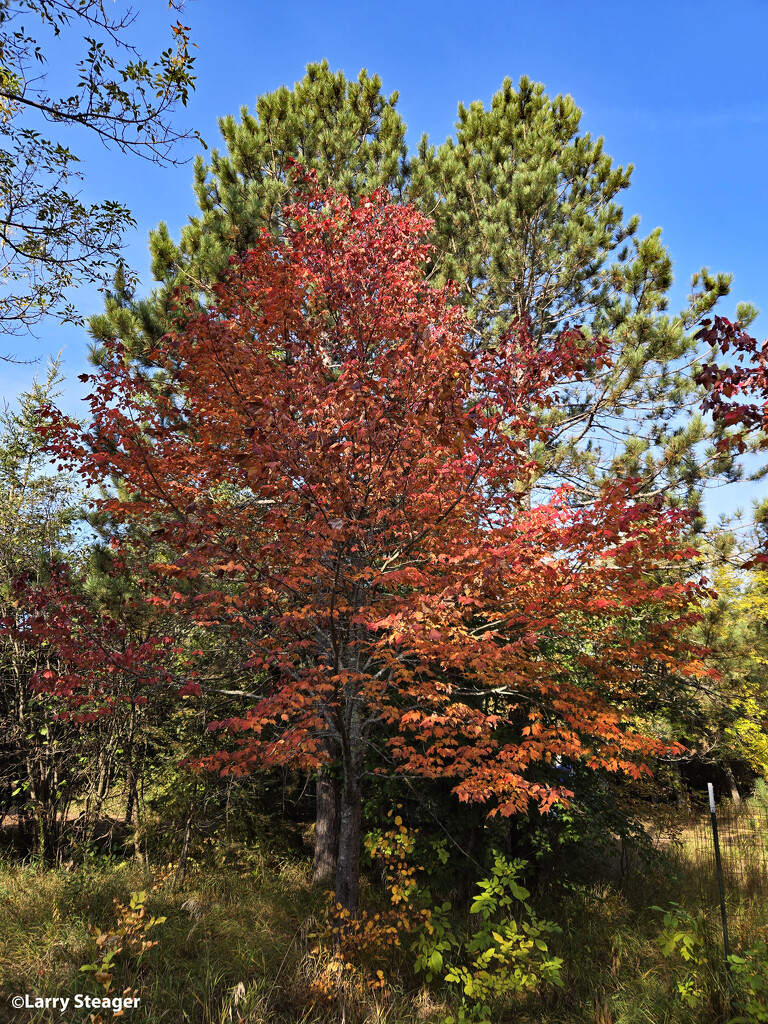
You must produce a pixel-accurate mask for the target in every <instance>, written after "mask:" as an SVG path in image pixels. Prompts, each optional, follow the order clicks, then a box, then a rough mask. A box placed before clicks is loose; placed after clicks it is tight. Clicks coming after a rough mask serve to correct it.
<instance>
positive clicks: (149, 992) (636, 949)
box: [0, 808, 768, 1024]
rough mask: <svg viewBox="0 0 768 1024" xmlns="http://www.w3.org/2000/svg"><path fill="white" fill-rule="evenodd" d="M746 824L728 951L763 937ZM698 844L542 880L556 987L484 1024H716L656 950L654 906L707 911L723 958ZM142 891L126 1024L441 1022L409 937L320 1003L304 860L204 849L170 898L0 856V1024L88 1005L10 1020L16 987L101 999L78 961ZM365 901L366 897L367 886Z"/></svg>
mask: <svg viewBox="0 0 768 1024" xmlns="http://www.w3.org/2000/svg"><path fill="white" fill-rule="evenodd" d="M749 810H750V809H749V808H748V811H749ZM752 811H753V812H754V811H755V808H753V809H752ZM753 817H754V813H753ZM747 820H748V819H747V818H745V817H744V816H743V817H742V819H741V821H742V825H740V826H739V827H741V828H742V830H743V831H744V832H745V834H746V831H748V830H749V829H750V828H751V832H750V836H751V838H749V841H748V842H746V841H743V842H742V841H741V840H739V842H733V843H730V844H728V843H724V849H725V850H726V854H725V855H724V856H725V857H726V858H729V860H728V862H727V863H726V869H727V871H726V873H727V877H728V878H729V884H730V887H731V888H730V894H729V915H730V918H731V921H732V932H733V944H734V946H735V948H737V949H738V948H739V946H740V944H744V943H747V944H748V943H749V942H752V941H753V940H754V939H755V937H756V936H757V937H759V936H761V935H763V936H764V935H766V934H768V901H767V900H766V898H765V896H766V885H765V877H764V875H761V874H760V871H759V870H758V867H759V864H758V860H759V858H760V857H762V856H763V848H764V845H765V841H766V835H768V833H766V831H765V829H764V828H763V829H762V831H760V832H759V835H760V843H762V844H763V845H760V843H758V841H757V839H755V835H757V832H756V829H755V827H754V826H753V827H750V826H748V824H746V822H747ZM760 822H761V823H762V826H764V825H765V821H764V819H763V818H760ZM762 826H761V827H762ZM726 831H727V830H725V829H724V834H725V833H726ZM743 838H744V837H743V836H742V839H743ZM705 839H706V836H705V834H704V833H701V832H700V831H699V830H697V829H695V828H690V829H688V830H687V831H686V830H685V829H683V830H682V832H681V833H680V835H679V837H678V841H677V842H676V843H675V844H673V845H672V846H671V847H670V849H669V851H668V852H667V853H665V854H663V855H661V856H659V857H658V858H657V860H656V861H654V862H653V863H652V864H651V865H649V866H647V867H640V866H636V867H635V868H634V870H633V871H632V872H631V873H630V874H629V875H628V876H625V877H624V878H623V879H621V880H618V879H615V878H614V879H613V880H611V879H605V878H602V879H601V878H599V877H595V878H593V879H591V880H586V881H581V882H579V883H571V884H568V885H565V886H564V885H562V884H553V883H550V884H548V885H545V886H542V887H541V888H540V889H539V890H538V891H537V892H536V893H535V897H534V900H535V905H536V909H537V912H538V913H539V915H540V916H542V917H546V918H549V919H551V920H554V921H557V922H558V923H559V924H560V925H561V927H562V933H561V934H560V935H559V936H556V937H555V938H554V939H553V940H552V942H551V949H552V952H553V953H555V954H556V955H558V956H561V957H562V958H563V960H564V967H563V974H564V980H565V985H564V987H563V988H562V989H553V990H551V991H549V992H539V993H536V994H535V995H533V996H530V997H528V998H527V999H526V1000H522V1001H518V1002H516V1003H510V1004H508V1005H500V1006H498V1007H497V1008H495V1010H494V1018H493V1022H494V1024H496V1022H497V1021H498V1024H505V1022H513V1021H514V1022H516V1024H534V1022H535V1024H694V1022H702V1024H715V1022H716V1021H722V1020H726V1019H727V1016H728V1014H727V1013H726V1011H725V1007H724V1000H723V996H722V988H723V986H722V978H720V977H718V972H717V968H716V967H715V968H714V973H713V974H712V977H713V978H715V979H716V981H717V984H715V983H714V982H713V983H711V984H710V986H709V988H710V990H711V991H710V992H709V994H708V996H707V998H706V999H705V1000H704V1002H703V1003H702V1005H701V1006H700V1007H698V1008H689V1007H686V1006H685V1005H684V1004H683V1003H682V1001H681V1000H680V998H679V995H678V993H677V991H676V979H677V978H678V976H679V972H680V971H681V970H682V969H684V968H685V964H682V963H678V962H676V961H674V959H668V958H665V957H664V956H663V954H662V950H661V947H660V945H659V941H658V938H659V935H660V931H661V915H660V914H659V913H657V912H655V911H652V910H651V909H650V908H651V906H652V905H654V904H657V905H666V904H669V903H670V902H671V901H676V902H678V903H680V904H682V905H684V906H686V907H687V908H688V909H689V910H690V911H691V912H692V913H695V912H696V911H697V910H698V909H699V908H700V907H704V908H705V909H706V913H707V919H708V921H709V922H710V925H711V927H710V928H709V930H708V933H707V934H708V940H707V941H708V942H709V943H710V949H709V955H710V956H711V958H712V961H713V962H714V963H715V964H716V963H717V961H718V960H719V959H721V957H722V954H721V952H720V950H719V947H718V936H717V930H716V928H715V927H714V924H716V922H717V904H716V902H715V903H713V900H712V887H711V884H710V881H709V878H710V875H711V871H710V868H711V864H710V860H709V850H708V847H707V844H706V842H705ZM745 850H746V851H747V854H745V853H744V852H743V851H745ZM739 851H741V852H739ZM749 851H753V853H754V856H753V853H749ZM739 857H741V859H742V861H743V860H744V859H745V857H748V858H751V860H750V862H749V865H748V871H747V875H746V876H744V875H743V873H742V875H739V873H738V871H736V868H735V867H734V865H735V864H736V862H737V861H738V860H739ZM750 865H751V866H750ZM760 878H762V883H761V882H760ZM745 879H746V880H745ZM141 891H147V893H148V895H147V910H148V913H149V914H152V915H155V916H164V917H165V918H166V921H165V922H164V923H163V924H160V925H157V926H156V927H155V928H154V929H152V930H151V934H150V933H148V935H149V937H151V938H153V939H155V940H156V941H157V943H158V944H157V946H155V947H154V948H151V949H148V950H147V951H146V952H145V953H144V954H143V956H141V957H139V956H138V955H136V954H135V952H134V953H131V952H130V951H128V952H125V953H123V954H120V955H118V956H117V957H116V960H115V969H114V979H113V989H112V992H113V993H117V994H119V993H120V992H122V991H123V989H124V988H135V989H137V990H138V992H139V994H140V997H141V1005H140V1007H139V1008H138V1009H136V1010H128V1011H126V1014H125V1018H124V1019H126V1020H128V1021H130V1022H131V1024H140V1022H145V1021H146V1022H153V1024H160V1022H165V1021H167V1022H168V1024H187V1022H189V1024H321V1022H322V1024H330V1022H340V1021H342V1020H343V1021H344V1024H439V1022H444V1021H445V1020H446V1017H447V1015H448V1013H449V1001H448V1000H449V996H450V993H449V992H448V990H447V989H446V988H445V987H443V988H441V987H440V985H439V984H435V983H433V985H432V986H430V987H429V988H428V987H426V986H424V985H423V984H422V983H421V981H420V979H419V978H417V977H414V976H413V974H412V972H410V971H408V970H407V969H403V966H402V965H403V964H405V965H406V967H407V964H408V949H407V942H405V943H404V944H403V951H401V953H400V954H399V957H400V959H399V961H398V964H395V962H394V960H393V962H392V972H391V979H390V980H391V981H392V983H391V985H390V987H389V989H386V988H383V989H379V990H377V991H372V990H368V989H364V991H363V994H362V995H358V997H356V998H355V997H353V996H352V995H351V994H350V987H351V981H350V984H347V985H345V986H343V987H341V988H340V989H338V990H334V991H333V992H331V996H330V998H329V999H328V1000H327V1001H326V1002H323V1001H322V1000H321V999H319V998H318V997H317V982H318V980H322V978H323V977H326V978H327V977H328V973H327V968H328V964H329V958H330V957H331V956H332V954H331V952H329V951H327V950H326V952H325V953H322V954H318V952H317V951H316V942H315V940H314V939H313V934H314V933H315V931H316V930H317V928H318V924H317V922H318V921H319V920H321V919H322V916H323V906H324V896H323V894H322V893H319V892H317V891H316V890H313V888H312V887H311V885H310V882H309V874H308V865H307V864H306V863H304V862H302V861H300V860H291V859H287V858H286V859H283V860H282V861H277V862H275V860H274V858H272V859H270V860H266V859H264V858H261V857H260V856H259V855H258V854H253V853H249V852H248V851H246V850H245V849H240V850H239V852H238V853H237V855H236V856H234V857H233V856H227V857H225V856H224V855H223V854H222V851H221V850H220V849H219V848H218V847H217V846H216V844H214V843H210V845H209V846H208V847H207V852H206V853H205V856H203V854H201V855H200V860H199V862H196V863H193V864H192V866H191V868H190V871H189V874H188V877H187V881H186V885H185V889H184V891H183V892H173V888H172V874H169V875H168V877H167V878H164V877H163V874H162V872H158V871H157V870H156V871H155V872H154V873H153V874H147V873H145V872H144V871H142V870H141V869H139V868H138V867H137V866H135V865H133V864H131V863H129V862H127V861H122V862H121V861H113V860H109V859H106V858H103V859H93V860H90V861H86V863H85V864H84V865H83V866H82V867H80V868H78V869H77V870H76V871H67V870H65V869H56V870H52V869H40V868H37V867H35V866H34V865H29V864H27V865H19V864H14V863H11V862H9V861H6V862H4V863H0V906H2V908H3V912H2V914H0V1022H3V1024H5V1022H6V1021H8V1022H9V1024H10V1022H11V1021H13V1022H14V1024H18V1022H19V1021H22V1020H23V1021H24V1022H25V1024H43V1022H45V1024H48V1022H57V1024H58V1022H60V1021H61V1022H63V1021H67V1022H71V1024H81V1022H82V1024H85V1022H88V1021H89V1020H90V1017H89V1011H88V1010H87V1009H82V1010H73V1008H72V1007H71V1006H70V1007H69V1008H68V1010H67V1012H66V1014H61V1013H60V1012H59V1011H55V1010H52V1009H47V1010H45V1009H43V1010H39V1011H32V1010H26V1011H15V1010H13V1009H12V1008H11V1007H10V1003H9V1000H10V998H11V996H12V995H16V994H19V993H21V994H24V993H29V994H30V995H31V996H34V995H39V996H52V995H57V996H67V995H68V996H73V995H74V993H76V992H83V993H91V994H92V995H102V994H103V987H102V986H101V985H100V984H99V982H98V980H97V978H96V977H95V975H94V973H93V972H90V973H84V972H82V971H81V970H80V968H81V967H83V966H84V965H88V964H95V963H96V962H97V961H98V959H99V955H100V954H99V947H98V945H97V936H98V934H99V932H101V933H103V934H106V933H108V932H109V931H110V930H114V929H115V926H116V917H115V901H117V902H118V904H120V905H125V904H126V903H127V902H128V900H129V898H130V894H131V893H136V892H141ZM368 895H369V898H375V892H374V890H373V887H372V886H369V888H368ZM713 922H714V924H713ZM457 927H458V925H457ZM109 1019H112V1018H111V1015H110V1014H106V1015H105V1016H104V1020H105V1021H106V1020H109Z"/></svg>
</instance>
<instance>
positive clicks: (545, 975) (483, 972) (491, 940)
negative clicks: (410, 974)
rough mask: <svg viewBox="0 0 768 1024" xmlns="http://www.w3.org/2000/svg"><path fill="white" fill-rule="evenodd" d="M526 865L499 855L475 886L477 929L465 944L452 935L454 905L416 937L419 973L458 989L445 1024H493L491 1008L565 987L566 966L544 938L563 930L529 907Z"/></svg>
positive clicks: (439, 910)
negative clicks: (472, 1023)
mask: <svg viewBox="0 0 768 1024" xmlns="http://www.w3.org/2000/svg"><path fill="white" fill-rule="evenodd" d="M525 866H526V862H525V861H523V860H514V861H509V860H507V859H506V858H505V857H502V856H501V855H500V854H496V855H495V858H494V864H493V867H492V869H491V872H490V874H489V875H488V876H486V877H485V878H483V879H481V880H480V881H479V882H478V883H477V887H478V889H479V890H480V892H479V894H478V895H477V896H476V897H475V899H474V901H473V903H472V906H471V908H470V914H471V915H476V917H479V919H480V923H479V926H478V927H476V928H475V929H474V931H472V932H471V934H470V935H469V936H468V938H467V939H466V941H465V942H463V943H462V942H459V940H458V939H457V938H456V936H455V935H454V933H453V932H452V931H451V928H450V924H449V918H448V913H449V911H450V903H443V904H442V905H441V906H440V907H436V908H432V909H431V911H430V913H429V917H428V920H427V922H426V923H425V925H424V926H423V927H422V929H421V931H420V933H419V935H418V936H417V939H416V941H415V943H414V949H415V951H416V953H417V957H416V962H415V965H414V966H415V969H416V970H417V971H420V972H423V973H424V975H425V977H426V980H427V981H431V980H433V979H434V978H436V977H439V976H441V975H442V977H443V979H444V980H445V981H446V982H448V983H449V984H450V985H456V986H458V987H459V990H460V995H459V999H460V1002H459V1005H458V1006H457V1008H456V1013H455V1015H451V1016H448V1017H446V1018H445V1020H446V1024H463V1022H465V1021H467V1022H468V1021H475V1022H477V1024H490V1020H491V1012H492V1009H491V1007H492V1004H493V1003H495V1002H497V1001H499V1000H502V999H505V998H508V997H510V996H514V995H519V994H521V993H525V992H532V991H535V990H536V989H539V988H541V987H542V986H544V985H557V986H562V984H563V981H562V976H561V968H562V964H563V961H562V960H561V959H560V958H559V957H556V956H552V955H551V954H550V952H549V947H548V945H547V941H546V939H545V938H544V936H547V935H551V934H553V933H555V932H559V931H560V928H559V926H558V925H556V924H554V923H553V922H551V921H541V920H539V918H538V917H537V916H536V914H535V913H534V911H533V909H532V908H531V906H530V904H529V903H528V902H527V901H528V898H529V896H530V892H529V891H528V889H526V888H525V887H524V886H523V885H522V884H521V882H520V876H521V875H522V873H523V871H524V869H525ZM515 913H516V914H517V916H515ZM454 950H455V951H456V955H455V957H454V956H451V957H450V960H451V962H449V963H448V964H446V963H445V958H446V955H447V954H450V953H451V952H452V951H454Z"/></svg>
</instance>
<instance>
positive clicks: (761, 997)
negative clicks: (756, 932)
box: [728, 939, 768, 1024]
mask: <svg viewBox="0 0 768 1024" xmlns="http://www.w3.org/2000/svg"><path fill="white" fill-rule="evenodd" d="M728 963H729V964H730V968H731V975H732V976H733V977H734V980H735V981H736V983H737V985H738V988H739V997H740V998H739V1004H740V1005H739V1011H740V1012H739V1014H738V1016H736V1017H734V1018H732V1020H731V1021H729V1024H765V1022H768V949H766V943H765V940H764V939H758V940H757V942H755V943H754V945H752V946H750V947H749V948H747V949H743V950H742V951H741V954H739V955H737V954H735V953H732V954H731V956H729V957H728Z"/></svg>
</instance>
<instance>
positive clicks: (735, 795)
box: [723, 761, 741, 811]
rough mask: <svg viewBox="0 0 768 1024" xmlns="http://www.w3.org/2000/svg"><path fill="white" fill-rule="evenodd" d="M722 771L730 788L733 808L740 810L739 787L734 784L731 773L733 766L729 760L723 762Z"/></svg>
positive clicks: (733, 777) (734, 777) (734, 780)
mask: <svg viewBox="0 0 768 1024" xmlns="http://www.w3.org/2000/svg"><path fill="white" fill-rule="evenodd" d="M723 771H724V772H725V777H726V779H727V780H728V786H729V788H730V790H731V800H733V809H734V810H735V811H740V810H741V793H740V792H739V787H738V786H737V785H736V776H735V775H734V774H733V768H732V767H731V764H730V762H729V761H726V762H725V763H724V764H723Z"/></svg>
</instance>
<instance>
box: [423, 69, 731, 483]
mask: <svg viewBox="0 0 768 1024" xmlns="http://www.w3.org/2000/svg"><path fill="white" fill-rule="evenodd" d="M580 120H581V111H580V110H579V109H578V107H577V106H576V105H575V103H574V102H573V100H572V99H571V97H570V96H556V97H555V98H554V99H550V98H549V97H548V96H547V95H546V93H545V92H544V88H543V86H542V85H539V84H535V83H533V82H531V81H530V80H529V79H528V78H526V77H523V78H522V79H521V80H520V84H519V86H518V88H517V89H515V88H514V87H513V85H512V82H511V81H510V80H509V79H506V80H505V82H504V84H503V86H502V88H501V89H500V90H499V92H497V93H496V95H495V96H494V97H493V100H492V102H491V106H490V109H488V110H486V109H485V108H484V107H483V105H482V103H480V102H475V103H472V104H471V105H470V106H469V107H468V108H467V107H464V106H463V105H460V106H459V116H458V121H457V124H456V137H455V139H448V140H447V141H446V142H445V143H444V144H443V145H442V146H440V147H438V148H435V147H432V146H430V145H429V143H428V140H427V139H426V137H424V138H422V140H421V144H420V146H419V153H418V158H417V159H416V160H414V161H413V163H412V168H411V170H412V177H411V181H410V186H409V198H410V199H411V200H412V201H416V202H417V203H418V205H419V206H420V207H421V208H422V209H423V210H424V211H425V212H427V213H429V215H430V216H432V217H434V219H435V229H434V242H435V244H436V250H437V251H436V255H435V263H434V270H433V272H434V276H435V278H436V279H437V280H438V281H445V280H449V279H451V280H454V281H456V282H457V283H458V285H459V288H460V301H461V302H462V303H463V304H464V306H465V307H466V308H467V310H468V312H469V313H470V315H471V317H472V319H473V321H474V323H475V325H476V329H477V333H478V336H479V337H480V338H483V339H484V340H485V342H486V343H487V341H488V339H489V338H494V337H495V338H498V337H499V336H501V335H502V334H503V333H504V332H505V331H507V330H508V329H509V328H510V326H511V325H512V324H514V323H515V322H528V323H529V324H530V328H531V330H532V332H533V334H534V336H535V338H536V339H537V342H538V343H539V345H540V346H545V345H546V344H547V342H548V339H550V338H551V337H552V336H553V335H554V333H555V332H557V331H559V330H562V329H563V327H565V326H567V325H568V324H569V323H578V324H581V325H584V326H585V327H586V328H587V329H588V331H589V332H590V333H593V334H603V335H609V336H610V337H611V338H612V339H613V350H612V351H613V363H614V365H613V367H612V368H611V369H610V370H609V371H605V370H602V371H597V370H595V371H593V372H591V373H589V372H588V373H587V374H585V379H584V380H583V381H582V382H581V383H580V384H578V385H577V386H575V387H572V388H570V389H569V390H568V391H567V392H564V393H562V394H561V395H560V396H559V401H558V403H557V406H556V408H555V409H554V410H553V411H552V412H551V413H550V414H549V415H548V417H547V425H548V426H549V427H550V428H552V434H551V436H550V438H549V440H548V442H547V444H546V446H544V447H540V448H539V449H537V450H536V451H535V452H534V454H535V455H536V458H537V461H538V462H539V464H540V466H541V473H542V479H541V480H540V483H541V484H542V485H544V486H546V485H547V484H548V483H557V482H561V481H562V480H563V479H565V480H569V481H570V482H572V483H574V484H575V485H576V486H577V487H578V488H579V489H580V490H581V491H582V492H583V493H594V490H595V487H596V485H598V484H599V481H600V480H601V479H605V478H606V477H609V478H610V477H617V476H618V477H623V476H628V475H633V476H638V477H640V478H641V479H642V481H643V489H644V490H645V491H646V492H648V493H652V492H656V491H661V492H666V493H667V494H674V493H675V492H677V496H678V497H684V498H686V499H687V500H688V501H690V502H695V501H696V499H697V497H698V491H699V488H700V486H701V482H702V481H703V480H704V479H705V478H706V477H707V475H709V474H711V473H712V472H722V471H724V470H726V469H728V468H729V463H728V460H727V459H722V458H718V457H717V455H716V453H714V452H710V453H708V454H704V453H703V452H702V451H701V448H702V446H703V445H704V442H705V439H706V436H707V430H706V428H705V425H704V423H703V421H702V419H701V417H700V416H699V415H697V414H696V412H695V411H694V410H696V407H697V406H698V403H699V401H700V391H699V389H698V387H697V385H696V383H695V381H694V373H693V372H692V368H691V363H692V361H693V360H694V358H695V353H696V348H697V342H696V340H695V338H694V337H693V336H692V334H691V333H690V328H691V327H693V326H694V325H695V324H696V323H697V322H698V321H699V320H700V318H701V317H702V316H703V315H704V313H705V312H706V311H707V310H709V309H710V308H711V307H712V306H713V305H714V303H715V302H716V301H717V299H718V298H720V297H721V296H723V295H725V294H727V292H728V289H729V285H730V277H729V276H728V275H723V274H718V275H712V274H710V273H709V271H707V270H706V269H703V270H702V271H701V272H700V273H699V274H697V275H696V277H695V279H694V282H693V293H692V295H691V296H690V297H689V302H688V305H687V306H686V308H685V309H684V310H682V311H681V312H680V313H679V314H678V315H677V316H675V317H670V316H669V315H668V314H667V312H666V310H667V306H668V292H669V289H670V287H671V285H672V282H673V275H672V260H671V258H670V255H669V253H668V251H667V250H666V248H665V247H664V245H663V244H662V240H661V231H660V229H656V230H654V231H652V232H651V233H650V234H649V235H648V236H646V237H645V238H641V237H639V235H638V228H639V218H638V217H631V218H629V219H625V217H624V213H623V210H622V207H621V206H620V205H619V202H618V199H619V198H620V194H621V192H623V191H624V190H626V189H627V188H628V186H629V184H630V177H631V173H632V167H631V166H629V167H626V168H625V167H617V166H614V164H613V162H612V160H611V158H610V157H609V156H608V155H607V154H606V153H605V152H604V150H603V140H602V139H601V138H599V139H596V140H595V139H593V138H592V137H591V136H590V135H589V134H588V133H587V134H580ZM688 411H690V413H691V416H690V419H689V420H688V422H683V418H682V416H681V413H683V414H685V413H686V412H688ZM702 456H703V457H702Z"/></svg>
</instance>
